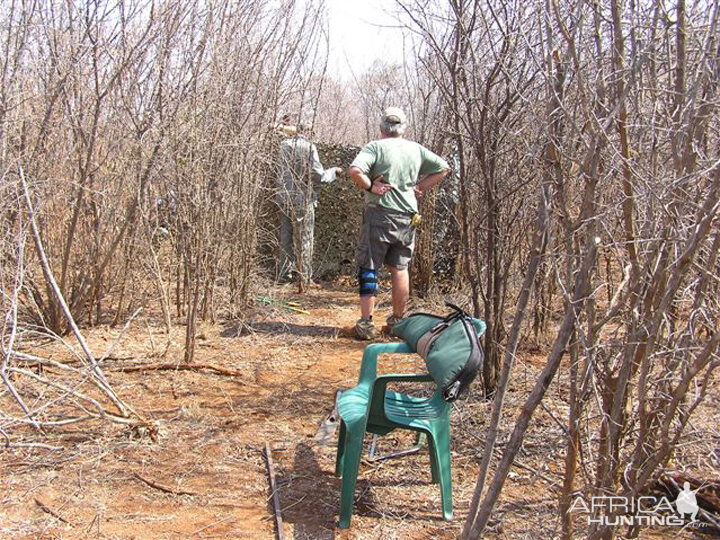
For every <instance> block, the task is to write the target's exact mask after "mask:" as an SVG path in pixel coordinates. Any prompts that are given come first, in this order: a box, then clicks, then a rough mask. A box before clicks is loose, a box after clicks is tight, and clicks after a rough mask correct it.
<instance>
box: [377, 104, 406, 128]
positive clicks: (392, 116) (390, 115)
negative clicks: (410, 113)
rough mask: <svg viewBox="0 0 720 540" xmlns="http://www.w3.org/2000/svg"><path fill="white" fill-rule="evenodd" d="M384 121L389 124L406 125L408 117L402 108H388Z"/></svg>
mask: <svg viewBox="0 0 720 540" xmlns="http://www.w3.org/2000/svg"><path fill="white" fill-rule="evenodd" d="M382 121H383V122H386V123H388V124H406V123H407V117H406V116H405V113H404V112H403V110H402V109H401V108H400V107H388V108H386V109H385V110H384V111H383V114H382Z"/></svg>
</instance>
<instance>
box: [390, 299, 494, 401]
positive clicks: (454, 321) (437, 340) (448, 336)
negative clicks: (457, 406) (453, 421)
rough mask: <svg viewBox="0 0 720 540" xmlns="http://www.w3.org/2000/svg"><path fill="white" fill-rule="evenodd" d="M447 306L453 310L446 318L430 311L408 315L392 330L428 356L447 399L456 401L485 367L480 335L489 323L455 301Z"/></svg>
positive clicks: (430, 366)
mask: <svg viewBox="0 0 720 540" xmlns="http://www.w3.org/2000/svg"><path fill="white" fill-rule="evenodd" d="M447 306H449V307H450V308H452V310H453V311H452V312H451V313H450V314H449V315H447V316H445V317H441V316H438V315H432V314H430V313H413V314H412V315H408V316H407V317H405V318H404V319H402V320H401V321H400V322H398V323H397V324H395V326H393V329H392V333H393V335H395V336H397V337H399V338H401V339H403V340H404V341H405V342H406V343H407V344H408V345H410V346H411V347H412V348H413V350H414V351H416V352H417V353H418V354H419V355H420V356H422V357H423V358H424V359H425V364H426V365H427V368H428V372H429V373H430V375H431V376H432V378H433V380H434V381H435V382H436V383H437V384H438V386H440V388H442V390H443V397H444V398H445V401H455V400H456V399H457V398H458V396H459V395H460V393H461V392H463V391H464V390H465V389H466V388H467V387H468V386H469V385H470V383H471V382H472V381H473V379H475V376H476V375H477V373H478V371H480V370H481V369H482V365H483V350H482V347H481V346H480V336H482V335H483V333H484V332H485V323H484V322H483V321H481V320H480V319H475V318H473V317H471V316H470V315H468V314H467V313H465V311H463V310H462V309H461V308H459V307H457V306H455V305H453V304H449V303H448V304H447Z"/></svg>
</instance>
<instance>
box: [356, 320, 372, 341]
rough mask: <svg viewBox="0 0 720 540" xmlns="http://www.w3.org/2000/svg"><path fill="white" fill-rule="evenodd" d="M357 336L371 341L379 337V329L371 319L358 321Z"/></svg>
mask: <svg viewBox="0 0 720 540" xmlns="http://www.w3.org/2000/svg"><path fill="white" fill-rule="evenodd" d="M355 335H356V336H357V337H359V338H360V339H364V340H365V341H369V340H371V339H375V338H376V337H378V329H377V328H376V327H375V325H374V324H373V322H372V321H371V320H370V319H358V322H356V323H355Z"/></svg>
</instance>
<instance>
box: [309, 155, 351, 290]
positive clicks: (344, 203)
mask: <svg viewBox="0 0 720 540" xmlns="http://www.w3.org/2000/svg"><path fill="white" fill-rule="evenodd" d="M317 147H318V153H319V154H320V161H321V162H322V164H323V166H324V167H342V168H343V170H347V168H348V167H349V166H350V163H352V160H353V159H355V156H356V155H357V153H358V152H359V151H360V148H359V147H357V146H345V145H339V144H325V143H317ZM363 200H364V197H363V192H362V191H360V190H359V189H358V188H357V187H355V184H353V183H352V181H351V180H350V179H349V178H348V177H347V176H343V177H341V178H338V179H337V180H336V181H335V182H333V183H332V184H324V185H323V186H322V187H321V188H320V191H319V193H318V206H317V210H316V212H315V253H314V260H313V268H314V269H315V275H316V276H318V277H320V278H329V277H334V276H337V275H340V274H354V273H355V245H356V243H357V240H358V234H359V232H360V223H361V221H362V211H363Z"/></svg>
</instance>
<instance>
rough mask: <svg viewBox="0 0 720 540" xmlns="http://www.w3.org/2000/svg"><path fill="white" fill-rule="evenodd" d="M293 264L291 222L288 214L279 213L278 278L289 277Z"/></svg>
mask: <svg viewBox="0 0 720 540" xmlns="http://www.w3.org/2000/svg"><path fill="white" fill-rule="evenodd" d="M294 266H295V253H294V250H293V224H292V220H291V219H290V216H288V215H286V214H285V213H284V212H281V213H280V257H279V260H278V273H279V275H280V279H285V278H288V277H290V274H291V272H292V269H293V267H294Z"/></svg>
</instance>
